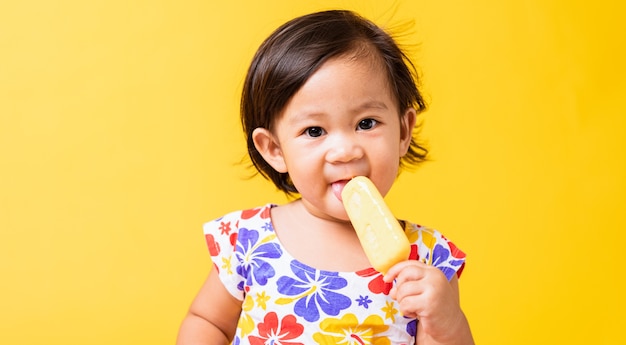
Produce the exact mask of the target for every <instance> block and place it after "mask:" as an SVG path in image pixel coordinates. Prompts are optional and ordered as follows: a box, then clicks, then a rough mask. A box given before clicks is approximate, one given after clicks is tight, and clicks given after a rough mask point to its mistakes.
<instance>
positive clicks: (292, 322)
mask: <svg viewBox="0 0 626 345" xmlns="http://www.w3.org/2000/svg"><path fill="white" fill-rule="evenodd" d="M258 330H259V336H258V337H257V336H253V335H251V336H250V338H249V340H250V344H252V345H265V344H274V345H304V344H303V343H299V342H292V341H289V340H293V339H295V338H297V337H299V336H300V335H302V332H304V326H302V325H301V324H299V323H297V321H296V317H295V316H293V315H287V316H285V317H284V318H283V319H282V320H281V321H278V315H276V313H275V312H271V313H268V314H267V315H265V318H264V319H263V322H261V323H259V326H258Z"/></svg>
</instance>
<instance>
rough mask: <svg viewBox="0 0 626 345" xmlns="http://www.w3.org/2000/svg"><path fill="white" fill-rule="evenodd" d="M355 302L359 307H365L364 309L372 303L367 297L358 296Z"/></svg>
mask: <svg viewBox="0 0 626 345" xmlns="http://www.w3.org/2000/svg"><path fill="white" fill-rule="evenodd" d="M355 301H357V302H358V303H359V306H363V307H365V309H367V308H369V307H370V303H372V300H371V299H370V298H369V296H367V295H365V296H361V295H359V298H357V299H356V300H355Z"/></svg>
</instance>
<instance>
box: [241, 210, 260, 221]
mask: <svg viewBox="0 0 626 345" xmlns="http://www.w3.org/2000/svg"><path fill="white" fill-rule="evenodd" d="M260 211H261V209H260V208H253V209H250V210H243V211H241V219H250V218H252V217H254V216H256V215H257V214H258V213H259V212H260Z"/></svg>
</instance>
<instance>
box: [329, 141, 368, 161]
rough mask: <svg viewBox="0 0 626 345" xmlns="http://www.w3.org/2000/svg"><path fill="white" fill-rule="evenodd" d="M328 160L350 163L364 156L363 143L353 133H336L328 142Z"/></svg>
mask: <svg viewBox="0 0 626 345" xmlns="http://www.w3.org/2000/svg"><path fill="white" fill-rule="evenodd" d="M328 144H329V148H328V151H327V153H326V160H327V161H328V162H330V163H348V162H351V161H353V160H357V159H360V158H362V157H363V155H364V153H365V151H364V149H363V146H362V144H361V143H360V142H359V141H358V140H357V138H355V137H354V136H351V135H344V134H336V135H334V136H333V139H332V140H329V142H328Z"/></svg>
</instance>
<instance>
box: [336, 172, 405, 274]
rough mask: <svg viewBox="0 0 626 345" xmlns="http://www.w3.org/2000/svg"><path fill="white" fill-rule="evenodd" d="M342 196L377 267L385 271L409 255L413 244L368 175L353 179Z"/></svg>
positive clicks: (382, 271) (367, 252) (375, 267)
mask: <svg viewBox="0 0 626 345" xmlns="http://www.w3.org/2000/svg"><path fill="white" fill-rule="evenodd" d="M341 198H342V201H343V205H344V207H345V209H346V213H348V217H349V218H350V221H351V222H352V226H353V227H354V230H355V231H356V233H357V235H358V237H359V241H360V242H361V245H362V246H363V250H364V251H365V255H367V258H368V259H369V261H370V263H371V264H372V267H374V269H376V270H377V271H378V272H381V273H383V274H385V273H386V272H387V270H388V269H389V268H391V266H393V265H395V264H396V263H398V262H400V261H404V260H407V259H408V258H409V254H410V251H411V244H410V243H409V240H408V239H407V237H406V235H405V233H404V231H403V230H402V228H401V227H400V223H398V220H397V219H396V218H395V217H394V216H393V214H392V213H391V210H390V209H389V207H387V204H385V201H384V200H383V197H382V195H380V192H379V191H378V189H376V186H374V184H373V183H372V181H370V179H369V178H367V177H365V176H357V177H355V178H353V179H352V180H350V181H349V182H348V183H347V184H346V185H345V187H344V188H343V191H342V192H341Z"/></svg>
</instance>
